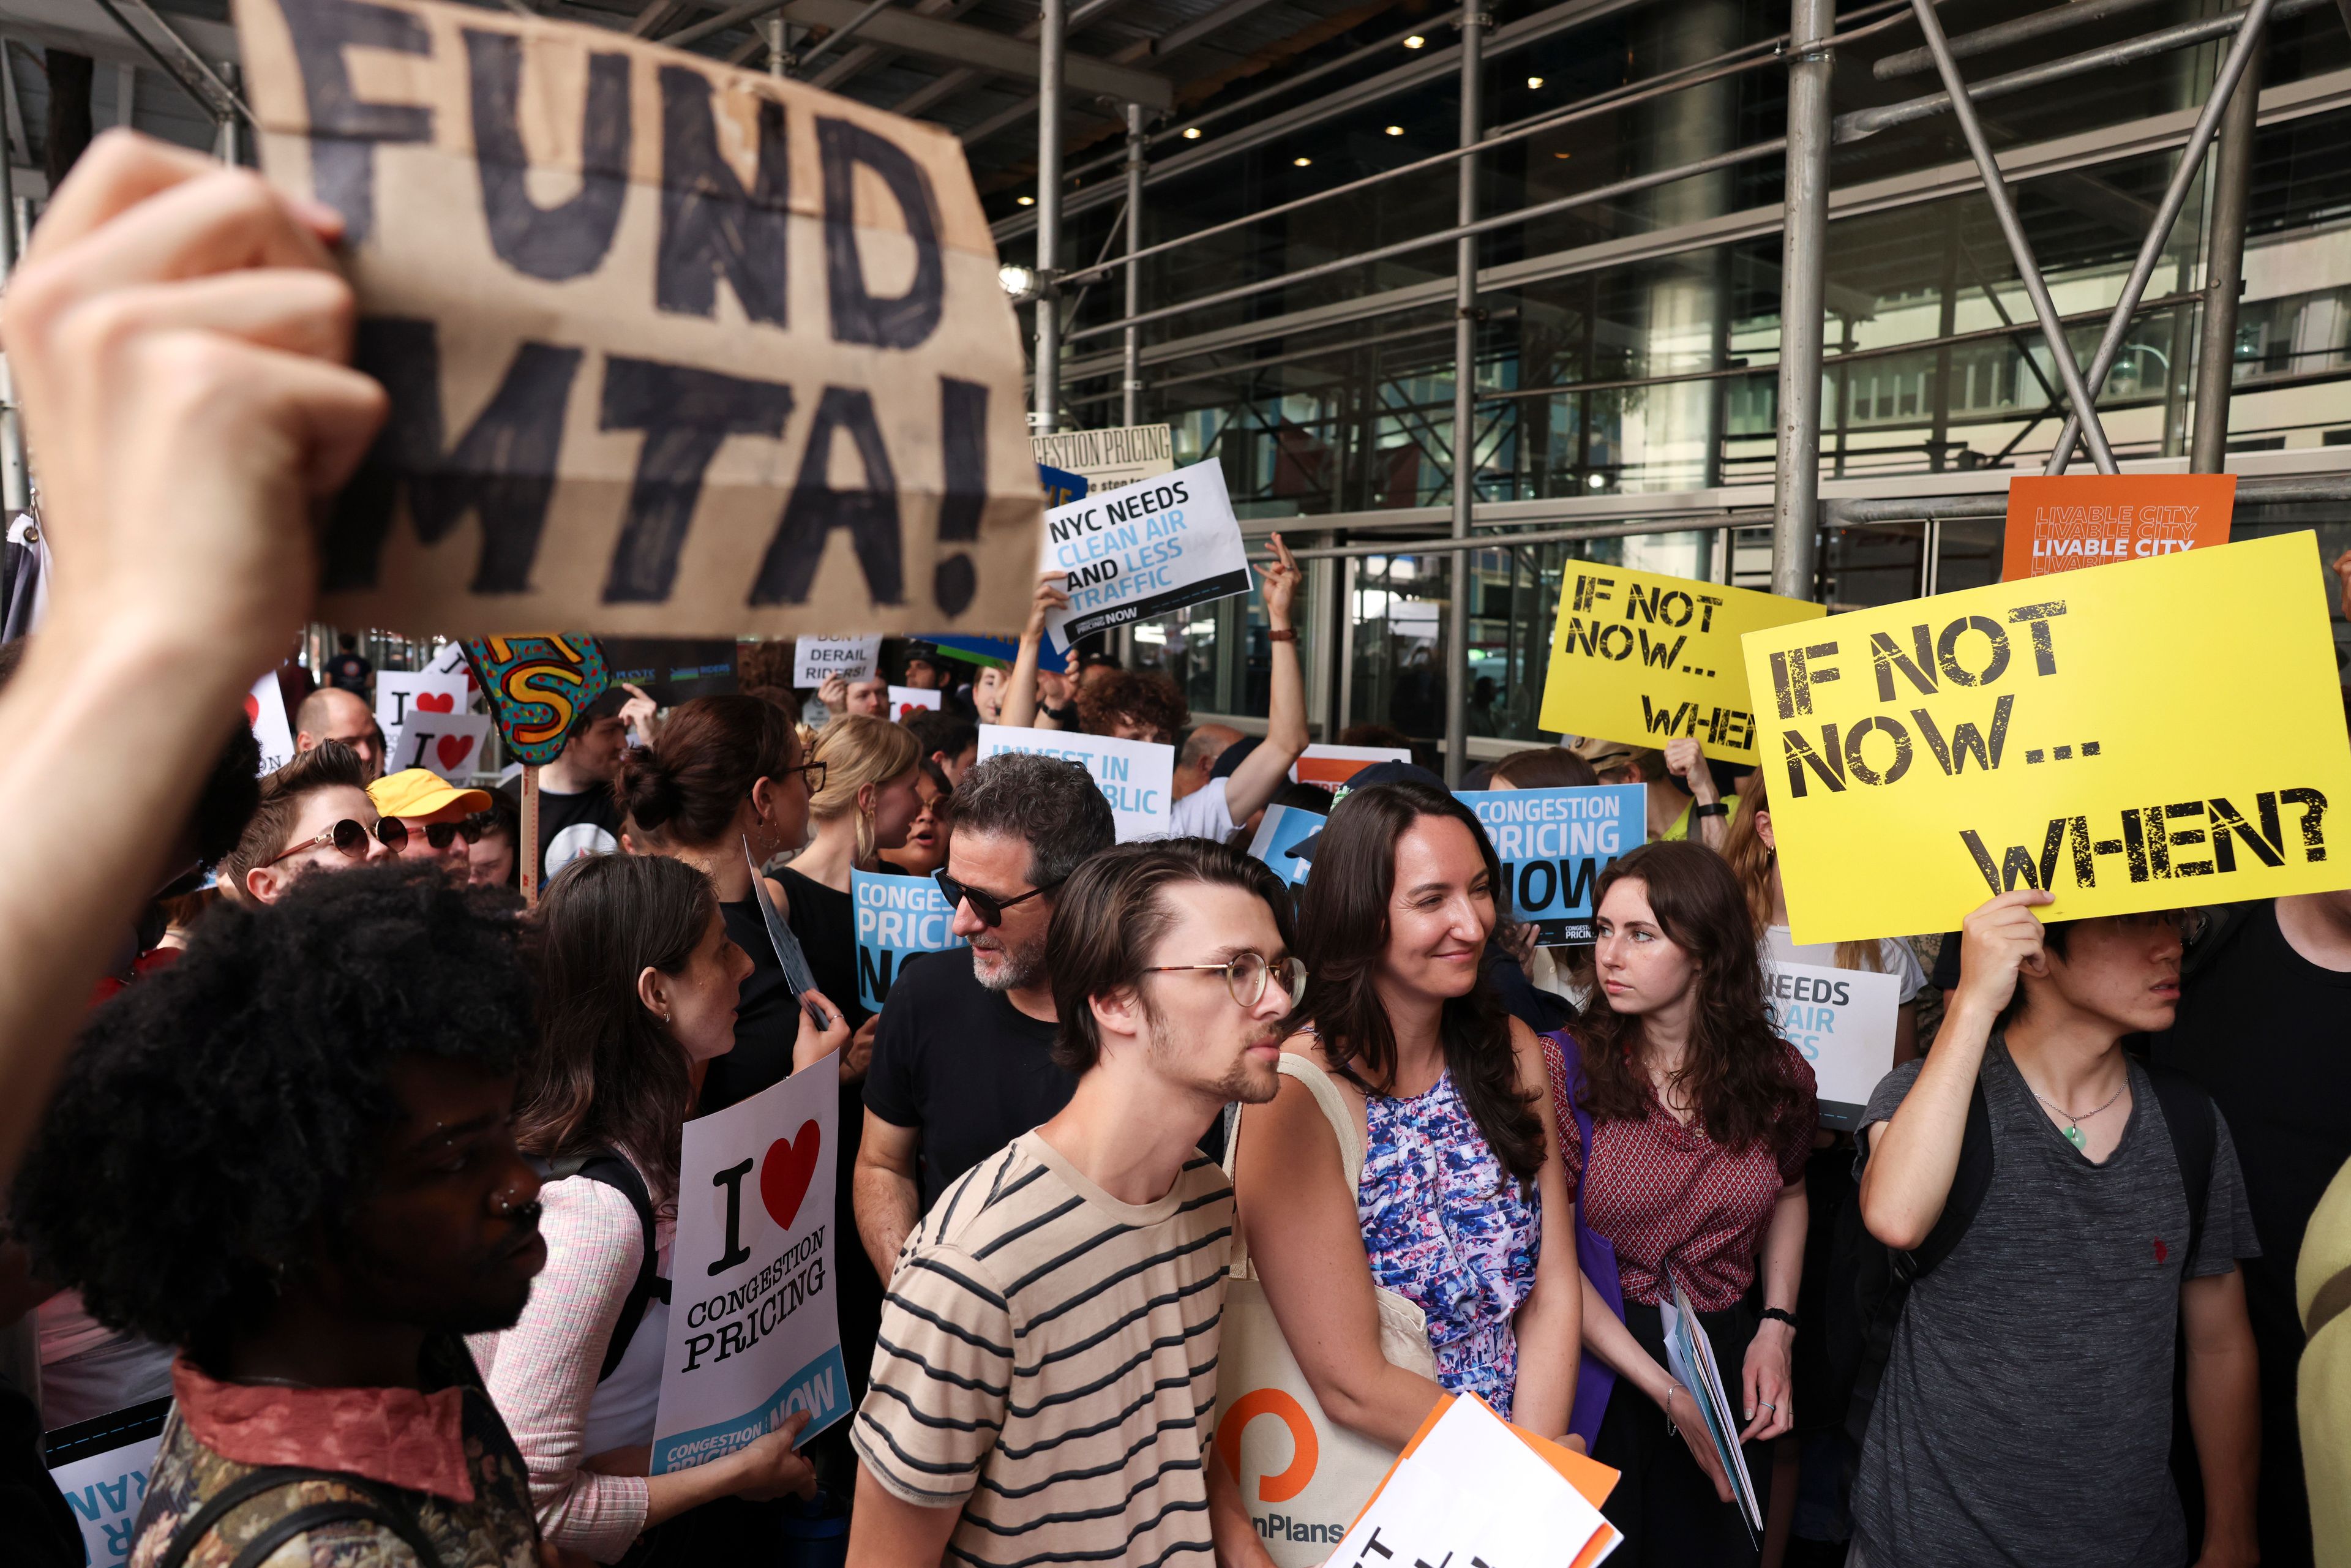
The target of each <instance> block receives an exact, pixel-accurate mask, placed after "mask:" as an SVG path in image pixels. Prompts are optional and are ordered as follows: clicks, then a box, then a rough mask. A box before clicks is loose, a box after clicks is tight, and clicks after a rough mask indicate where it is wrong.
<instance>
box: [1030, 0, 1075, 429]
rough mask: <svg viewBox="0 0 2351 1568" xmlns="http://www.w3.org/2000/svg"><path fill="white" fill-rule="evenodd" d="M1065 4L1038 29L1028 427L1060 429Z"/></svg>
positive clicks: (1058, 1)
mask: <svg viewBox="0 0 2351 1568" xmlns="http://www.w3.org/2000/svg"><path fill="white" fill-rule="evenodd" d="M1066 16H1067V14H1066V7H1065V5H1064V0H1043V6H1042V9H1041V12H1040V17H1039V26H1038V29H1037V365H1036V373H1035V375H1034V377H1033V378H1032V380H1033V387H1034V393H1035V395H1034V398H1033V402H1032V406H1033V408H1034V410H1035V412H1034V413H1031V414H1030V415H1029V429H1030V430H1032V431H1034V432H1035V433H1036V434H1040V435H1050V434H1053V432H1054V431H1055V430H1056V429H1058V428H1059V427H1060V426H1059V421H1060V416H1061V282H1060V279H1059V278H1058V277H1056V275H1055V274H1054V271H1053V268H1054V266H1055V265H1056V263H1057V262H1058V260H1059V259H1060V256H1061V51H1062V47H1063V43H1064V40H1065V38H1066V37H1067V35H1068V27H1067V26H1066Z"/></svg>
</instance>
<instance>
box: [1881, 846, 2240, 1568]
mask: <svg viewBox="0 0 2351 1568" xmlns="http://www.w3.org/2000/svg"><path fill="white" fill-rule="evenodd" d="M2050 901H2051V900H2050V895H2049V894H2046V893H2043V892H2039V891H2037V890H2032V889H2021V890H2019V891H2017V892H2014V893H2007V894H2001V895H2000V896H1999V897H1997V898H1994V899H1992V900H1991V902H1990V903H1988V904H1984V905H1983V906H1982V907H1981V908H1980V909H1978V910H1977V911H1975V913H1973V914H1972V915H1969V916H1968V918H1967V922H1966V924H1965V925H1964V926H1963V927H1962V931H1961V938H1960V939H1961V943H1962V951H1961V955H1960V960H1959V988H1958V990H1957V991H1956V992H1955V993H1954V995H1953V998H1952V1001H1951V1009H1950V1011H1949V1013H1948V1014H1946V1015H1945V1017H1944V1020H1943V1027H1942V1030H1941V1032H1939V1033H1938V1035H1937V1036H1936V1038H1935V1049H1934V1051H1932V1052H1931V1053H1929V1054H1928V1057H1927V1058H1926V1059H1925V1060H1924V1061H1914V1062H1908V1063H1906V1064H1905V1065H1903V1066H1901V1067H1897V1068H1896V1069H1895V1070H1894V1071H1893V1072H1892V1073H1890V1074H1889V1075H1887V1077H1886V1081H1885V1082H1883V1083H1881V1084H1879V1085H1878V1087H1877V1092H1876V1094H1874V1095H1873V1096H1872V1097H1871V1099H1870V1103H1869V1107H1868V1109H1867V1110H1866V1111H1865V1112H1864V1113H1863V1114H1862V1124H1863V1131H1862V1136H1863V1139H1864V1145H1863V1146H1864V1163H1863V1165H1862V1166H1861V1215H1862V1218H1863V1221H1864V1222H1865V1224H1866V1225H1867V1226H1868V1227H1869V1230H1870V1233H1871V1234H1872V1235H1874V1236H1875V1237H1876V1238H1877V1239H1878V1240H1879V1241H1881V1242H1883V1243H1884V1244H1885V1245H1886V1247H1887V1248H1888V1249H1894V1250H1896V1251H1902V1252H1908V1253H1911V1254H1912V1255H1913V1260H1914V1262H1915V1263H1916V1264H1917V1268H1918V1270H1919V1271H1918V1273H1917V1279H1916V1282H1915V1283H1913V1284H1912V1285H1911V1286H1910V1289H1909V1292H1908V1295H1907V1298H1906V1299H1905V1300H1904V1301H1903V1303H1902V1306H1901V1315H1900V1317H1899V1318H1898V1319H1896V1322H1895V1325H1894V1338H1893V1345H1892V1351H1891V1354H1889V1356H1888V1358H1887V1360H1886V1368H1885V1374H1884V1377H1883V1379H1882V1381H1881V1382H1880V1383H1879V1385H1878V1389H1877V1395H1876V1403H1875V1406H1874V1407H1873V1409H1872V1411H1871V1415H1870V1420H1869V1427H1868V1435H1867V1437H1866V1440H1865V1442H1864V1444H1863V1446H1862V1454H1861V1469H1860V1473H1859V1476H1858V1478H1857V1479H1856V1482H1855V1488H1854V1498H1853V1519H1854V1540H1853V1551H1852V1554H1851V1556H1850V1557H1849V1558H1848V1559H1847V1563H1848V1568H1856V1565H1861V1564H1866V1568H1895V1565H1896V1564H1900V1565H1902V1568H1914V1565H1915V1568H1974V1565H1975V1564H1979V1563H2076V1564H2082V1565H2085V1568H2099V1565H2112V1568H2126V1565H2129V1568H2137V1565H2140V1564H2145V1565H2147V1568H2154V1565H2156V1564H2164V1565H2167V1568H2168V1565H2170V1564H2176V1563H2184V1562H2188V1561H2190V1560H2191V1559H2192V1560H2193V1561H2195V1562H2196V1563H2198V1564H2199V1568H2230V1565H2235V1564H2249V1563H2252V1562H2253V1561H2254V1558H2255V1556H2256V1555H2257V1552H2256V1548H2255V1542H2254V1536H2253V1491H2254V1475H2255V1472H2256V1470H2257V1469H2258V1468H2259V1460H2260V1432H2261V1427H2260V1412H2259V1409H2258V1399H2257V1396H2256V1393H2255V1385H2256V1374H2255V1365H2254V1362H2255V1354H2254V1349H2253V1335H2252V1326H2251V1324H2250V1323H2249V1322H2247V1319H2246V1315H2245V1279H2244V1273H2243V1271H2242V1270H2241V1269H2239V1267H2238V1260H2240V1259H2248V1258H2254V1257H2258V1256H2259V1255H2260V1252H2261V1248H2260V1246H2259V1244H2258V1243H2257V1242H2256V1241H2255V1239H2254V1233H2253V1223H2252V1215H2251V1213H2250V1212H2249V1210H2248V1209H2247V1207H2246V1203H2245V1186H2244V1179H2243V1177H2242V1176H2241V1174H2240V1173H2239V1169H2238V1165H2237V1155H2236V1149H2235V1146H2234V1145H2233V1144H2232V1143H2231V1139H2230V1136H2229V1128H2228V1125H2227V1124H2226V1123H2225V1122H2223V1121H2222V1120H2221V1117H2220V1113H2219V1112H2218V1111H2217V1110H2215V1109H2214V1107H2213V1105H2212V1103H2211V1102H2210V1099H2208V1098H2207V1097H2206V1096H2205V1094H2204V1092H2203V1091H2202V1090H2200V1089H2199V1088H2197V1087H2196V1085H2195V1084H2194V1083H2192V1082H2189V1081H2188V1080H2187V1079H2185V1078H2181V1077H2178V1076H2176V1075H2172V1074H2168V1073H2166V1072H2164V1071H2162V1070H2160V1069H2158V1070H2155V1071H2149V1070H2148V1069H2147V1068H2146V1067H2143V1066H2141V1065H2139V1064H2138V1063H2137V1062H2136V1061H2132V1060H2131V1058H2130V1057H2129V1056H2127V1055H2126V1053H2125V1051H2124V1050H2123V1041H2124V1040H2125V1039H2126V1037H2128V1036H2131V1035H2135V1034H2145V1033H2150V1032H2154V1031H2156V1030H2164V1029H2168V1027H2170V1025H2171V1023H2172V1020H2173V1017H2174V1015H2175V1014H2176V1012H2177V1011H2178V1009H2179V973H2180V931H2179V924H2178V923H2177V922H2176V921H2175V920H2174V918H2173V917H2172V916H2171V915H2167V914H2152V915H2117V916H2108V917H2105V918H2099V919H2087V920H2075V921H2060V922H2055V923H2053V924H2051V925H2048V926H2046V927H2043V925H2042V923H2041V921H2040V920H2039V919H2038V918H2037V917H2036V916H2035V915H2034V914H2033V907H2034V906H2035V905H2039V904H2048V903H2049V902H2050ZM1987 1162H1988V1164H1989V1171H1988V1173H1987V1171H1986V1168H1985V1167H1986V1165H1987ZM1963 1178H1964V1179H1963ZM1947 1221H1948V1222H1949V1223H1946V1222H1947ZM1961 1226H1963V1227H1964V1228H1963V1229H1959V1230H1957V1233H1956V1234H1957V1239H1956V1240H1954V1239H1953V1237H1954V1233H1955V1228H1958V1227H1961ZM2175 1343H2178V1344H2179V1345H2182V1346H2184V1348H2185V1351H2186V1355H2185V1357H2184V1364H2185V1368H2186V1385H2187V1397H2188V1414H2189V1431H2190V1433H2191V1434H2192V1436H2193V1437H2194V1439H2195V1450H2196V1456H2197V1459H2198V1463H2199V1469H2200V1470H2201V1472H2202V1475H2203V1481H2204V1500H2205V1511H2204V1528H2203V1537H2202V1541H2201V1543H2200V1549H2199V1545H2198V1543H2196V1542H2191V1541H2190V1540H2189V1536H2188V1532H2187V1530H2186V1528H2185V1522H2184V1521H2183V1518H2182V1513H2181V1508H2180V1501H2179V1492H2178V1490H2177V1489H2176V1488H2175V1487H2174V1486H2173V1484H2172V1479H2171V1469H2170V1456H2171V1449H2172V1427H2171V1390H2172V1376H2173V1353H2174V1346H2175Z"/></svg>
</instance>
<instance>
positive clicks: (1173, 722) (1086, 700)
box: [1078, 670, 1192, 746]
mask: <svg viewBox="0 0 2351 1568" xmlns="http://www.w3.org/2000/svg"><path fill="white" fill-rule="evenodd" d="M1121 719H1126V720H1128V721H1130V722H1132V723H1134V724H1135V725H1137V726H1140V727H1143V728H1144V729H1148V730H1150V731H1151V732H1152V736H1153V738H1155V739H1156V740H1158V741H1160V742H1162V743H1163V744H1165V745H1168V746H1173V745H1175V742H1176V740H1177V739H1178V738H1180V737H1182V735H1183V733H1184V732H1185V731H1186V729H1189V728H1190V727H1191V726H1192V709H1191V706H1190V705H1189V704H1187V703H1186V702H1185V700H1184V694H1183V693H1182V692H1179V691H1177V690H1176V689H1175V682H1174V681H1171V680H1169V679H1168V678H1167V677H1166V676H1165V675H1162V674H1155V673H1153V672H1151V671H1148V670H1113V671H1111V672H1110V673H1109V674H1105V675H1102V676H1101V677H1099V678H1098V679H1096V680H1093V681H1090V682H1088V683H1087V684H1086V685H1082V686H1080V687H1079V688H1078V727H1079V728H1081V729H1082V730H1084V731H1085V732H1086V733H1087V734H1088V735H1108V734H1109V733H1110V732H1111V731H1112V730H1113V728H1115V727H1117V725H1118V722H1119V720H1121Z"/></svg>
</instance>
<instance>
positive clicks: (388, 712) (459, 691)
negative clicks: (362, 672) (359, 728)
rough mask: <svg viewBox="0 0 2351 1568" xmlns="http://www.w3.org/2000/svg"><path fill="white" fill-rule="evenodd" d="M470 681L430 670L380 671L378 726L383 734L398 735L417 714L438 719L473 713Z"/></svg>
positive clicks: (378, 673) (377, 706) (376, 701)
mask: <svg viewBox="0 0 2351 1568" xmlns="http://www.w3.org/2000/svg"><path fill="white" fill-rule="evenodd" d="M472 708H473V704H472V701H471V693H470V686H469V684H468V677H467V676H465V675H463V674H455V675H436V674H433V673H432V672H430V671H428V670H379V671H377V672H376V677H375V722H376V726H377V727H378V728H380V729H381V730H382V731H383V732H384V734H386V735H388V736H390V735H397V734H399V733H400V729H401V727H402V725H405V724H406V723H407V722H408V721H409V719H410V718H412V717H413V716H415V715H417V714H420V713H421V714H430V715H432V716H434V717H436V718H446V717H449V716H453V715H463V714H465V713H469V712H471V711H472Z"/></svg>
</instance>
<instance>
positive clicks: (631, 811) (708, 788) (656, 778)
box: [615, 693, 800, 847]
mask: <svg viewBox="0 0 2351 1568" xmlns="http://www.w3.org/2000/svg"><path fill="white" fill-rule="evenodd" d="M799 748H800V743H799V733H798V731H797V730H796V729H795V728H794V727H793V725H792V719H791V716H790V715H789V714H788V713H786V712H784V710H783V709H781V708H779V707H778V706H776V705H775V704H773V703H771V702H764V701H762V700H761V699H759V698H758V697H752V696H745V695H741V694H740V693H735V694H731V695H726V696H716V697H695V699H694V700H693V701H691V702H684V703H680V704H678V706H676V707H675V708H674V709H673V710H672V711H671V713H670V716H669V718H668V719H667V721H665V722H664V724H663V725H662V727H661V734H660V736H659V737H657V738H656V739H655V740H654V741H653V744H652V745H651V746H642V747H634V748H632V750H631V751H630V752H629V754H628V756H627V757H626V758H623V759H622V763H621V779H620V782H619V784H618V785H616V786H615V793H616V794H617V795H618V796H619V798H620V802H621V809H622V810H624V811H626V812H627V813H628V817H629V826H630V829H631V831H634V832H637V833H640V834H644V835H647V836H649V837H650V838H651V839H652V840H653V841H655V842H658V843H663V844H671V845H677V844H684V845H687V846H689V847H691V846H695V845H701V844H710V843H716V842H717V841H718V840H719V838H720V837H721V836H722V835H723V834H725V832H726V826H727V824H728V823H730V822H732V821H734V820H735V810H736V808H737V807H738V806H740V805H741V804H742V803H743V802H744V800H747V799H748V798H749V796H750V793H751V786H753V785H754V784H757V783H758V781H759V780H760V779H780V778H781V777H782V776H783V774H784V770H785V769H787V768H790V767H791V766H792V765H793V764H794V763H796V762H798V761H799Z"/></svg>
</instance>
